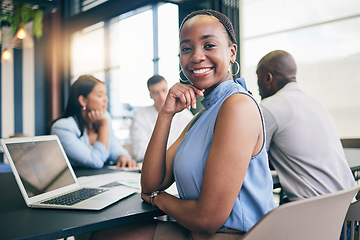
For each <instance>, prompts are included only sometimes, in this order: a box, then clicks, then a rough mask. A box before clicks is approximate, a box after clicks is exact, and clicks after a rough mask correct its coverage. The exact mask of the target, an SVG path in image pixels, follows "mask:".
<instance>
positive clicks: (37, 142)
mask: <svg viewBox="0 0 360 240" xmlns="http://www.w3.org/2000/svg"><path fill="white" fill-rule="evenodd" d="M1 144H2V146H3V148H4V153H5V155H6V157H7V159H8V160H9V163H10V166H11V169H12V172H13V174H14V176H15V179H16V182H17V184H18V186H19V188H20V190H21V193H22V195H23V197H24V200H25V202H26V204H27V205H28V206H29V207H34V208H59V209H82V210H100V209H103V208H104V207H106V206H109V205H110V204H112V203H114V202H117V201H118V200H120V199H122V198H124V197H126V196H129V195H131V194H133V193H135V191H134V190H132V189H131V188H128V187H125V186H117V187H114V188H101V187H98V188H88V187H86V188H85V187H80V184H79V183H78V181H77V179H76V176H75V174H74V171H73V169H72V167H71V165H70V162H69V160H68V158H67V156H66V154H65V152H64V149H63V147H62V145H61V143H60V141H59V138H58V137H57V136H56V135H47V136H36V137H16V138H6V139H4V138H3V139H1ZM59 196H61V197H60V199H59V198H58V197H59ZM64 198H65V199H64ZM79 200H81V201H79ZM77 201H79V202H77ZM74 202H75V203H74Z"/></svg>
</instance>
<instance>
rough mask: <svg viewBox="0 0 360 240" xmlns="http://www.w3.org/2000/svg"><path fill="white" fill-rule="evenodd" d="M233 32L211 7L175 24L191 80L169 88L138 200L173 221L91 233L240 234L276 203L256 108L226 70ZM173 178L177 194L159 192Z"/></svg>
mask: <svg viewBox="0 0 360 240" xmlns="http://www.w3.org/2000/svg"><path fill="white" fill-rule="evenodd" d="M233 36H234V30H233V28H232V24H231V22H230V20H229V19H228V18H227V17H226V16H225V15H223V14H221V13H219V12H217V11H214V10H199V11H196V12H193V13H191V14H190V15H188V16H187V17H185V19H184V20H183V23H182V25H181V28H180V63H181V68H182V70H183V72H184V74H185V75H186V77H187V78H188V79H189V80H190V81H191V82H192V85H185V84H181V83H176V84H175V85H174V86H173V87H171V88H170V90H169V93H168V95H167V97H166V100H165V103H164V106H163V107H162V108H161V110H160V112H159V114H158V118H157V121H156V125H155V128H154V130H153V135H152V137H151V140H150V142H149V144H148V148H147V151H146V154H145V157H144V161H143V165H142V173H141V187H142V195H141V196H142V199H143V200H144V201H146V202H147V203H149V204H152V205H154V206H157V207H158V208H159V209H160V210H162V211H163V212H165V213H166V214H167V215H169V216H171V217H172V218H173V219H175V220H176V221H175V222H161V221H157V220H154V221H151V222H148V223H147V224H146V223H141V224H132V225H131V226H124V227H119V228H113V229H108V230H104V231H100V232H97V233H94V234H93V237H94V239H104V238H106V236H107V237H109V236H116V237H117V239H123V238H124V239H126V238H128V239H135V238H136V236H138V234H141V235H142V238H143V239H164V238H170V236H172V237H173V236H174V235H176V237H178V238H177V239H207V238H209V237H211V239H238V238H239V237H240V236H241V235H242V234H243V233H244V232H245V231H248V230H249V229H250V228H251V227H252V226H253V225H254V224H255V223H256V222H257V221H258V220H259V219H260V218H261V217H262V216H263V215H264V214H266V213H267V212H268V211H270V210H271V209H272V208H274V207H275V203H274V200H273V195H272V177H271V174H270V169H269V165H268V157H267V152H266V149H265V147H264V136H265V133H264V126H263V119H262V113H261V112H260V108H259V105H258V104H257V102H256V101H255V99H253V98H252V96H251V95H250V94H249V93H248V92H247V90H246V86H245V84H244V80H243V79H238V80H236V81H234V80H233V78H232V73H231V70H230V67H231V65H232V63H233V62H234V61H235V57H236V52H237V51H236V50H237V47H236V41H235V38H233ZM200 96H204V99H203V100H202V104H203V105H204V107H205V109H204V111H201V112H200V113H199V114H198V115H197V116H196V117H195V118H194V119H193V120H192V122H191V123H189V124H188V126H187V127H186V128H185V129H184V131H183V132H182V134H181V135H180V137H179V138H178V139H177V140H176V141H175V143H174V144H173V145H171V146H170V148H168V149H167V145H166V142H167V139H168V136H169V129H170V126H171V124H172V121H173V118H174V115H176V114H178V113H179V112H181V111H183V110H184V109H185V108H194V107H195V104H196V100H197V98H199V97H200ZM234 144H235V145H236V147H234ZM259 172H261V174H259ZM174 181H175V183H176V187H177V190H178V193H179V197H177V196H173V195H171V194H169V193H167V192H165V191H164V190H166V189H167V188H168V187H170V186H171V185H172V184H173V183H174ZM254 199H256V200H254Z"/></svg>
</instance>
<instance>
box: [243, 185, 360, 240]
mask: <svg viewBox="0 0 360 240" xmlns="http://www.w3.org/2000/svg"><path fill="white" fill-rule="evenodd" d="M359 189H360V186H356V187H353V188H350V189H346V190H342V191H338V192H335V193H330V194H325V195H321V196H316V197H311V198H306V199H303V200H298V201H294V202H290V203H286V204H283V205H281V206H279V207H277V208H274V209H273V210H271V211H270V212H268V213H267V214H265V215H264V216H263V217H262V218H261V219H260V220H259V221H258V222H257V223H256V224H255V225H254V226H253V227H252V228H251V229H250V230H249V231H248V232H247V233H246V234H245V235H243V236H242V237H241V238H240V239H241V240H259V239H276V240H289V239H292V240H304V239H310V240H312V239H316V240H318V239H326V240H339V237H340V233H341V229H342V226H343V223H344V218H345V215H346V212H347V211H348V208H349V205H350V203H351V200H352V199H353V198H354V196H355V194H356V193H357V192H358V191H359Z"/></svg>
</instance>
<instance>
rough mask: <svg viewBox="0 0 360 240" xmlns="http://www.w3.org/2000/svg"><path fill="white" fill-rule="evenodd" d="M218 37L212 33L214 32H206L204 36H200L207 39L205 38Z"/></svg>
mask: <svg viewBox="0 0 360 240" xmlns="http://www.w3.org/2000/svg"><path fill="white" fill-rule="evenodd" d="M212 37H213V38H218V37H217V36H216V35H214V34H207V35H204V36H202V37H201V39H207V38H212Z"/></svg>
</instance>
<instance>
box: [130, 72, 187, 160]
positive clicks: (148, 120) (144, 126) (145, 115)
mask: <svg viewBox="0 0 360 240" xmlns="http://www.w3.org/2000/svg"><path fill="white" fill-rule="evenodd" d="M147 87H148V89H149V92H150V98H151V99H153V100H154V105H152V106H148V107H143V108H139V109H137V110H135V112H134V116H133V119H132V124H131V127H130V136H131V143H132V147H133V154H134V156H135V159H136V160H137V161H142V160H143V159H144V155H145V151H146V148H147V145H148V143H149V141H150V137H151V134H152V132H153V129H154V126H155V123H156V119H157V116H158V113H159V111H160V110H161V108H162V106H163V105H164V102H165V98H166V95H167V93H168V91H169V89H168V85H167V82H166V80H165V78H164V77H163V76H160V75H154V76H152V77H151V78H149V80H148V81H147ZM192 118H193V115H192V113H191V112H190V111H189V110H188V109H184V110H183V111H182V112H180V113H178V114H177V115H175V117H174V119H173V122H172V124H171V130H170V135H169V139H168V147H170V146H171V145H172V144H173V143H174V142H175V140H176V139H177V138H178V137H179V136H180V134H181V132H182V131H183V130H184V128H185V127H186V125H187V124H188V123H189V122H190V121H191V119H192Z"/></svg>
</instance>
